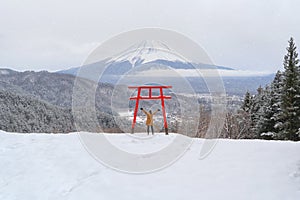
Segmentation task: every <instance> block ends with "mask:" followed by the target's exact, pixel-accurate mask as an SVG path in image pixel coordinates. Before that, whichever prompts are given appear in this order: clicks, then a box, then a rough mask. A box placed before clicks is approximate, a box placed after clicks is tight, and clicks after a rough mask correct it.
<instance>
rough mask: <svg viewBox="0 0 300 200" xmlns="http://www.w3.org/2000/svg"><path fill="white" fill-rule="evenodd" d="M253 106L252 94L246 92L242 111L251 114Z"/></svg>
mask: <svg viewBox="0 0 300 200" xmlns="http://www.w3.org/2000/svg"><path fill="white" fill-rule="evenodd" d="M251 106H252V98H251V94H250V92H249V91H247V92H246V94H245V97H244V101H243V104H242V107H241V108H242V110H243V111H245V112H249V111H250V109H251Z"/></svg>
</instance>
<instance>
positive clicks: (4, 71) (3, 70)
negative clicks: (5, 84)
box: [0, 69, 9, 75]
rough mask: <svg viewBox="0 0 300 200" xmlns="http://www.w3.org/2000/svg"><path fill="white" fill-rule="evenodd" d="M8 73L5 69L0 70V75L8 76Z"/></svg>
mask: <svg viewBox="0 0 300 200" xmlns="http://www.w3.org/2000/svg"><path fill="white" fill-rule="evenodd" d="M8 74H9V71H8V70H6V69H0V75H8Z"/></svg>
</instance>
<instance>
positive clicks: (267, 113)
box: [259, 71, 283, 139]
mask: <svg viewBox="0 0 300 200" xmlns="http://www.w3.org/2000/svg"><path fill="white" fill-rule="evenodd" d="M282 86H283V83H282V73H281V72H280V71H278V72H277V73H276V75H275V78H274V80H273V82H272V83H271V86H270V87H266V89H265V90H264V95H265V99H264V101H263V103H264V105H263V106H262V108H263V109H261V114H262V119H261V121H260V122H259V133H260V135H261V136H262V135H265V136H267V138H268V139H273V138H277V135H278V134H277V133H278V129H277V128H276V127H277V126H279V125H280V124H281V123H280V122H278V118H279V117H278V116H279V115H280V105H281V93H282ZM263 138H266V137H263Z"/></svg>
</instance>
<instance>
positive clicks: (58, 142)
mask: <svg viewBox="0 0 300 200" xmlns="http://www.w3.org/2000/svg"><path fill="white" fill-rule="evenodd" d="M108 137H111V140H112V141H113V142H114V143H116V144H119V145H121V146H122V148H126V147H128V148H129V149H130V150H131V151H134V150H135V149H138V148H141V149H145V152H147V150H149V149H153V147H155V146H160V147H162V146H163V144H162V143H163V142H161V141H164V142H166V144H167V143H168V142H170V140H172V138H173V137H174V135H171V136H165V135H159V136H157V137H155V139H153V140H147V141H146V140H137V139H132V138H131V139H128V136H126V135H111V136H108ZM202 143H203V140H201V139H195V141H194V143H193V145H192V146H191V148H190V149H189V150H188V151H187V153H186V154H185V155H184V156H183V157H182V158H181V159H180V160H178V161H177V162H176V163H174V164H173V165H172V166H170V167H168V168H166V169H164V170H161V171H158V172H156V173H151V174H143V175H133V174H126V173H120V172H117V171H114V170H112V169H110V168H107V167H105V166H103V165H101V164H100V163H99V162H97V161H96V160H94V159H93V158H92V157H91V156H90V154H89V153H87V151H86V150H85V148H84V147H83V146H82V145H81V143H80V141H79V138H78V135H77V134H75V133H74V134H66V135H64V134H57V135H52V134H12V133H5V132H3V131H0V199H1V200H13V199H18V200H19V199H21V200H27V199H28V200H35V199H37V200H43V199H55V200H59V199H80V200H81V199H89V200H92V199H97V200H98V199H100V200H102V199H103V200H107V199H116V200H119V199H122V200H124V199H125V200H134V199H138V200H145V199H146V200H148V199H161V200H168V199H172V200H175V199H178V200H182V199H187V200H196V199H197V200H198V199H205V200H206V199H209V200H213V199H230V200H233V199H239V200H240V199H243V200H245V199H251V200H252V199H255V200H256V199H262V200H267V199H270V200H277V199H278V200H282V199H285V200H288V199H295V200H296V199H300V142H297V143H296V142H279V141H260V140H219V142H218V144H217V145H216V147H215V148H214V150H213V151H212V153H211V154H210V155H209V156H208V157H207V158H205V159H204V160H199V151H200V146H201V144H202Z"/></svg>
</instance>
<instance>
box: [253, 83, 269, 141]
mask: <svg viewBox="0 0 300 200" xmlns="http://www.w3.org/2000/svg"><path fill="white" fill-rule="evenodd" d="M264 100H265V94H264V89H263V88H262V87H261V86H259V88H258V89H257V94H256V95H255V96H253V100H252V106H251V111H250V113H251V121H252V128H251V129H252V134H253V138H259V137H260V134H259V129H260V127H259V124H260V121H261V120H262V117H263V114H262V113H263V110H264V108H263V106H264Z"/></svg>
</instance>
